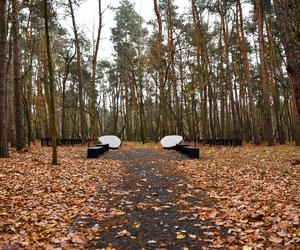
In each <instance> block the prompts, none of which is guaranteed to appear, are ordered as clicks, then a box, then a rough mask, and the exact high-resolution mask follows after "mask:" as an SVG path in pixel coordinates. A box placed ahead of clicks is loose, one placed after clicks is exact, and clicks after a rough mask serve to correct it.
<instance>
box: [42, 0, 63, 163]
mask: <svg viewBox="0 0 300 250" xmlns="http://www.w3.org/2000/svg"><path fill="white" fill-rule="evenodd" d="M44 21H45V36H46V50H47V60H48V73H49V95H50V96H49V104H50V107H49V114H50V129H51V144H52V165H58V164H59V163H58V159H57V145H56V139H57V132H56V125H55V121H56V118H55V117H56V115H55V84H54V78H53V66H52V58H51V51H50V34H49V21H48V1H47V0H44ZM45 80H46V79H45Z"/></svg>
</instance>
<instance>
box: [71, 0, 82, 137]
mask: <svg viewBox="0 0 300 250" xmlns="http://www.w3.org/2000/svg"><path fill="white" fill-rule="evenodd" d="M68 1H69V6H70V11H71V18H72V26H73V31H74V36H75V43H76V52H77V54H76V55H77V64H76V66H77V77H78V92H79V113H80V133H81V138H82V139H86V124H85V113H84V100H83V75H82V68H81V52H80V42H79V37H78V33H77V27H76V22H75V14H74V10H73V4H72V0H68Z"/></svg>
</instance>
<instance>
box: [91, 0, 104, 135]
mask: <svg viewBox="0 0 300 250" xmlns="http://www.w3.org/2000/svg"><path fill="white" fill-rule="evenodd" d="M98 11H99V24H98V25H99V26H98V32H97V38H96V47H95V51H94V55H93V61H92V96H91V106H92V107H91V108H92V110H91V111H92V115H91V117H92V119H91V127H92V139H93V140H96V139H97V138H98V136H99V128H98V122H97V117H98V114H97V106H96V104H97V90H96V69H97V56H98V51H99V44H100V35H101V29H102V8H101V0H98Z"/></svg>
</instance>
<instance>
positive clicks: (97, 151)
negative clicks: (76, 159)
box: [87, 147, 105, 158]
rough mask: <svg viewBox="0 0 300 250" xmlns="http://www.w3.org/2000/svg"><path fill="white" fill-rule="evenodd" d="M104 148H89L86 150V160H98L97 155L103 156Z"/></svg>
mask: <svg viewBox="0 0 300 250" xmlns="http://www.w3.org/2000/svg"><path fill="white" fill-rule="evenodd" d="M104 152H105V148H104V147H89V148H88V149H87V157H88V158H98V157H99V155H102V154H104Z"/></svg>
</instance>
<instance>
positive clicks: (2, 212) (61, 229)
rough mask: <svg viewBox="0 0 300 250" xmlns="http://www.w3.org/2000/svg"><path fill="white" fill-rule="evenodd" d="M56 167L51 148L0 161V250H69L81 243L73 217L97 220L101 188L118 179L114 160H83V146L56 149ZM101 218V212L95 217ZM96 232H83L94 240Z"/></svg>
mask: <svg viewBox="0 0 300 250" xmlns="http://www.w3.org/2000/svg"><path fill="white" fill-rule="evenodd" d="M59 158H60V165H59V166H55V167H53V166H51V149H50V148H41V147H34V148H31V149H29V152H25V153H16V152H13V153H12V156H11V158H10V159H0V249H19V248H22V249H23V248H25V249H53V248H55V247H56V246H58V245H59V244H60V242H62V241H65V242H69V243H70V244H66V246H67V247H69V249H72V248H73V247H74V246H76V244H78V246H79V245H80V244H81V243H83V242H84V240H85V239H83V238H82V237H80V236H79V235H77V234H76V233H74V232H73V228H72V226H73V225H72V222H73V219H74V217H75V216H79V215H82V216H84V215H87V214H94V216H95V217H97V215H98V211H101V208H102V206H103V204H102V203H101V201H99V200H97V202H95V197H96V196H97V192H98V190H99V189H100V188H103V187H107V188H109V187H110V186H111V185H112V183H116V182H119V181H120V180H121V176H122V173H123V172H124V169H123V167H122V164H120V163H119V162H118V161H112V160H109V161H108V160H101V159H95V160H90V159H87V158H86V147H60V148H59ZM99 216H101V213H99ZM97 235H98V232H97V229H95V228H94V229H91V230H90V231H89V232H86V234H85V237H87V238H89V237H90V238H94V237H96V236H97Z"/></svg>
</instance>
